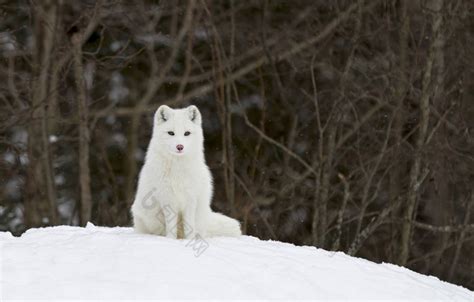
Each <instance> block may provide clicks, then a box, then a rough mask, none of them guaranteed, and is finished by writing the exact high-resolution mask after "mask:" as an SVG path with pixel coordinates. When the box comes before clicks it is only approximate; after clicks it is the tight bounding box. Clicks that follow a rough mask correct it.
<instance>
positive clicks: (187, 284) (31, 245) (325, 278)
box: [0, 225, 474, 302]
mask: <svg viewBox="0 0 474 302" xmlns="http://www.w3.org/2000/svg"><path fill="white" fill-rule="evenodd" d="M0 245H1V246H0V258H1V262H0V300H1V301H4V300H5V299H31V298H34V299H43V300H50V299H53V298H58V299H150V298H154V299H161V298H168V299H169V298H179V299H187V298H200V299H229V298H234V299H249V298H250V299H265V298H267V299H271V298H285V299H300V298H306V299H325V300H326V299H339V300H356V299H357V300H367V299H378V300H380V299H384V300H385V299H389V300H430V301H432V300H442V301H451V300H453V301H471V302H472V301H474V292H471V291H469V290H467V289H465V288H462V287H460V286H456V285H453V284H449V283H446V282H442V281H440V280H438V279H437V278H434V277H428V276H424V275H421V274H418V273H415V272H412V271H410V270H408V269H405V268H402V267H398V266H395V265H390V264H376V263H373V262H370V261H367V260H363V259H359V258H354V257H349V256H347V255H345V254H343V253H332V252H328V251H325V250H321V249H316V248H313V247H296V246H294V245H291V244H286V243H281V242H274V241H261V240H259V239H257V238H254V237H248V236H242V237H241V238H213V239H207V240H206V241H195V242H190V241H188V240H172V239H168V238H165V237H158V236H151V235H140V234H135V233H133V230H132V229H130V228H104V227H95V226H93V225H88V226H87V227H86V228H79V227H68V226H60V227H52V228H42V229H31V230H29V231H27V232H26V233H25V234H23V236H21V237H13V236H11V234H10V233H1V232H0Z"/></svg>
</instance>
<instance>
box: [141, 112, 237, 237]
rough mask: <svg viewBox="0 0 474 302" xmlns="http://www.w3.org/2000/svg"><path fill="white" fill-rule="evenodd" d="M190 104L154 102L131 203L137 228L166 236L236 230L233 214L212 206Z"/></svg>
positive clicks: (208, 177) (198, 127) (196, 121)
mask: <svg viewBox="0 0 474 302" xmlns="http://www.w3.org/2000/svg"><path fill="white" fill-rule="evenodd" d="M201 122H202V119H201V113H200V112H199V110H198V108H197V107H196V106H189V107H187V108H184V109H171V108H170V107H168V106H166V105H162V106H160V108H158V110H157V111H156V113H155V116H154V120H153V135H152V137H151V140H150V144H149V146H148V151H147V153H146V158H145V164H144V165H143V168H142V170H141V172H140V176H139V179H138V188H137V194H136V196H135V201H134V202H133V205H132V215H133V224H134V228H135V230H136V231H137V232H139V233H148V234H156V235H162V236H165V235H166V237H170V238H195V236H196V235H199V236H201V237H204V238H205V237H211V236H239V235H241V231H240V224H239V222H238V221H237V220H235V219H232V218H230V217H227V216H224V215H222V214H220V213H215V212H212V210H211V207H210V205H211V199H212V192H213V187H212V176H211V172H210V171H209V168H208V167H207V165H206V162H205V159H204V136H203V132H202V127H201Z"/></svg>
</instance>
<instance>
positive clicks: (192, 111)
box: [153, 105, 204, 156]
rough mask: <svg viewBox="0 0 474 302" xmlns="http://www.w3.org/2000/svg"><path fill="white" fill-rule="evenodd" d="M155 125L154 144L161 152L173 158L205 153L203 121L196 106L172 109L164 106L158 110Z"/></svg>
mask: <svg viewBox="0 0 474 302" xmlns="http://www.w3.org/2000/svg"><path fill="white" fill-rule="evenodd" d="M153 123H154V126H153V141H154V142H153V144H154V147H155V148H157V149H158V150H159V152H162V153H163V152H164V153H165V154H168V155H172V156H189V155H192V154H196V153H202V152H203V143H204V137H203V132H202V126H201V123H202V119H201V113H200V112H199V109H198V108H197V107H196V106H194V105H192V106H189V107H187V108H183V109H172V108H170V107H168V106H166V105H162V106H160V107H159V108H158V110H156V112H155V116H154V121H153Z"/></svg>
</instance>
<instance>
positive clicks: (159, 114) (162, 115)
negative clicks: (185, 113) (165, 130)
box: [155, 105, 173, 124]
mask: <svg viewBox="0 0 474 302" xmlns="http://www.w3.org/2000/svg"><path fill="white" fill-rule="evenodd" d="M172 110H173V109H171V108H170V107H168V106H166V105H161V106H160V107H159V108H158V110H156V113H155V122H156V123H157V124H161V123H164V122H166V121H167V120H169V118H170V116H171V111H172Z"/></svg>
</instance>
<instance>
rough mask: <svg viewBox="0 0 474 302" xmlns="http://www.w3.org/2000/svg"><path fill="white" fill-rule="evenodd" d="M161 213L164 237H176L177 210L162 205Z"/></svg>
mask: <svg viewBox="0 0 474 302" xmlns="http://www.w3.org/2000/svg"><path fill="white" fill-rule="evenodd" d="M163 215H164V220H165V231H166V237H168V238H173V239H177V238H178V211H177V210H176V209H174V208H173V207H171V206H169V205H166V206H164V207H163Z"/></svg>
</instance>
